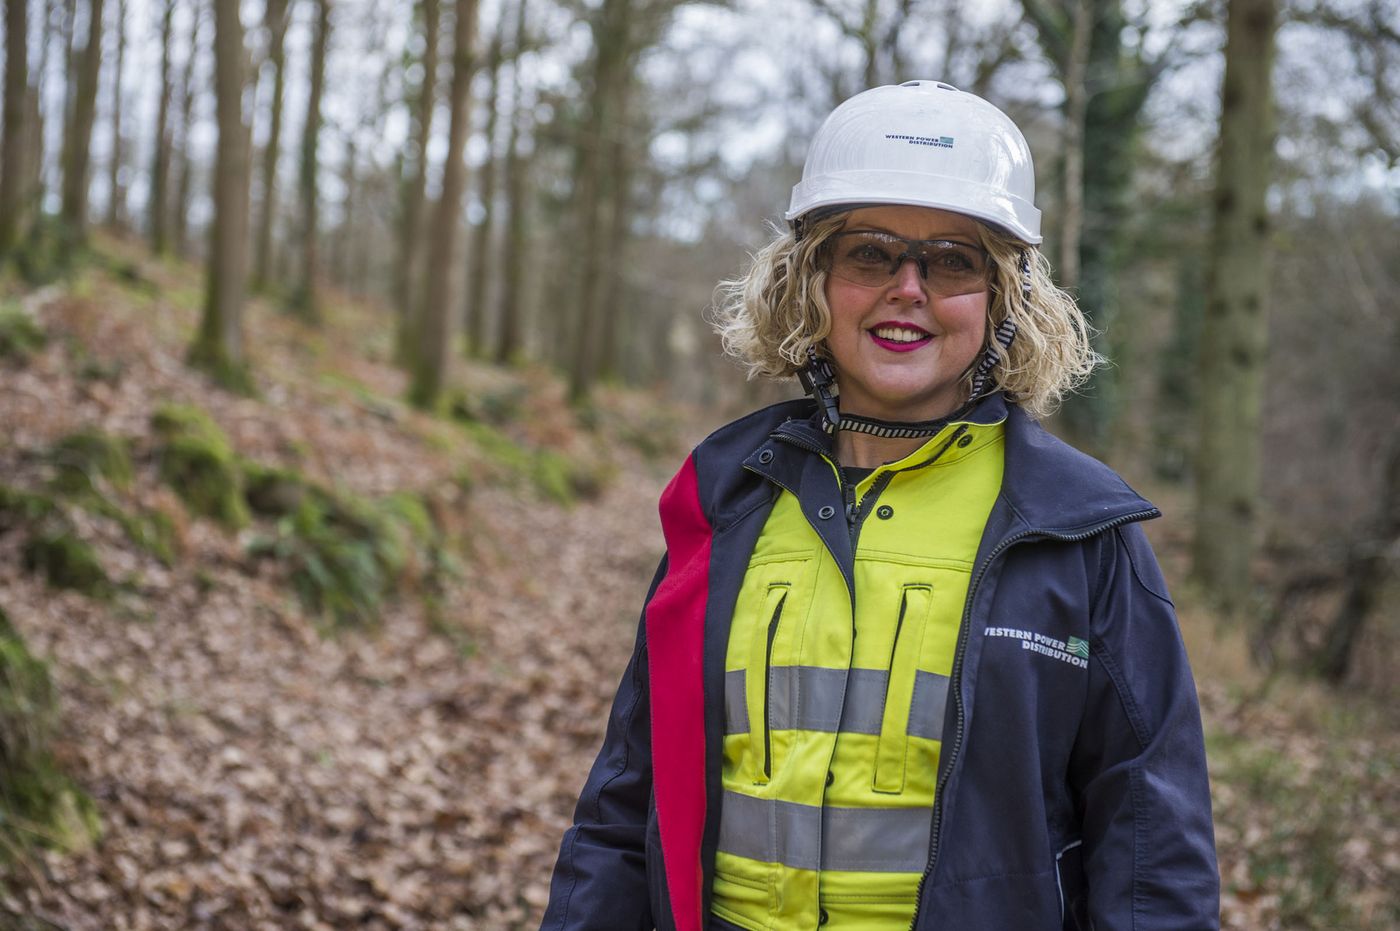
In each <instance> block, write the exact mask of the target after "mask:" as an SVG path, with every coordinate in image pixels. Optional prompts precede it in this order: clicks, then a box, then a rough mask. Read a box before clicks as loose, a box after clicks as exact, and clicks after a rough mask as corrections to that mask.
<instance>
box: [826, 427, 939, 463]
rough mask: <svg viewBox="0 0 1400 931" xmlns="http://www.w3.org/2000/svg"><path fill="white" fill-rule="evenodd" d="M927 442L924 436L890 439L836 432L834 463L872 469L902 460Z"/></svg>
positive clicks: (841, 431) (843, 431) (846, 431)
mask: <svg viewBox="0 0 1400 931" xmlns="http://www.w3.org/2000/svg"><path fill="white" fill-rule="evenodd" d="M927 442H928V437H926V436H922V437H919V436H916V437H907V438H899V439H892V438H887V437H883V436H870V435H869V434H866V433H852V432H850V431H849V430H838V431H837V432H836V461H837V462H839V463H841V464H842V465H843V466H852V467H853V468H857V469H874V468H876V467H878V466H882V465H884V464H885V463H887V462H894V461H895V460H897V459H903V458H904V457H905V456H907V455H909V454H910V453H912V452H913V451H914V450H916V449H918V448H919V447H920V446H922V445H924V444H925V443H927Z"/></svg>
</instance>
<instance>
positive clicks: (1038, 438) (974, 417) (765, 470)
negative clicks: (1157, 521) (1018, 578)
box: [743, 393, 1161, 536]
mask: <svg viewBox="0 0 1400 931" xmlns="http://www.w3.org/2000/svg"><path fill="white" fill-rule="evenodd" d="M795 414H796V416H791V417H789V419H787V420H785V421H784V422H782V423H780V424H778V426H777V427H776V429H774V430H773V431H772V432H771V433H770V434H769V435H768V436H767V437H766V438H765V439H764V441H763V442H762V443H761V444H760V445H759V446H758V447H757V448H755V449H753V450H752V451H751V452H750V453H749V454H748V456H747V457H746V458H745V459H744V460H743V464H744V467H745V468H746V469H748V470H749V471H751V472H754V473H757V474H758V475H761V476H763V477H765V478H767V479H768V480H770V481H772V482H775V483H776V484H778V485H780V486H782V487H783V488H786V489H788V490H790V491H796V490H797V489H798V488H799V487H800V485H801V476H802V470H803V468H804V466H805V464H806V462H807V460H808V458H809V457H810V456H812V455H814V454H817V455H822V456H824V457H826V458H828V459H831V458H832V445H833V438H832V436H831V434H829V433H827V432H826V431H825V430H823V429H822V426H821V420H820V417H821V415H820V413H819V412H818V411H817V409H816V405H815V404H814V403H810V402H809V403H808V404H807V405H805V406H803V407H800V408H798V409H797V410H796V412H795ZM804 414H805V416H802V415H804ZM962 420H966V421H967V422H969V423H973V424H982V425H987V424H995V423H999V422H1001V421H1003V420H1004V421H1005V423H1006V426H1005V432H1006V469H1005V472H1004V478H1003V479H1002V487H1001V495H1000V497H1001V499H1002V501H1003V503H1004V505H1005V506H1006V507H1007V508H1008V509H1009V510H1010V512H1011V514H1010V515H1008V516H1009V517H1010V518H1011V520H1012V522H1013V523H1015V524H1019V525H1020V526H1019V527H1017V528H1008V530H1012V529H1015V530H1019V531H1021V532H1026V531H1030V532H1040V533H1048V534H1054V535H1061V536H1072V535H1076V534H1080V533H1091V532H1093V531H1094V530H1095V529H1097V528H1100V527H1103V526H1108V525H1112V524H1115V523H1120V522H1126V521H1128V520H1143V519H1148V518H1152V517H1158V516H1160V514H1161V512H1160V511H1158V510H1157V509H1156V508H1155V507H1154V506H1153V505H1152V504H1151V503H1150V502H1149V501H1147V500H1146V499H1145V498H1143V497H1142V496H1141V495H1139V494H1138V493H1137V492H1135V491H1133V489H1132V488H1130V487H1128V484H1127V483H1126V482H1124V481H1123V479H1121V478H1120V477H1119V476H1118V475H1117V473H1115V472H1114V471H1113V470H1112V469H1110V468H1109V467H1108V466H1106V465H1104V464H1103V463H1102V462H1099V461H1098V460H1097V459H1095V458H1093V457H1092V456H1089V455H1086V454H1085V453H1082V452H1080V451H1079V450H1077V449H1074V448H1073V447H1071V446H1070V445H1068V444H1067V443H1065V442H1064V441H1062V440H1060V439H1058V438H1056V437H1055V436H1053V435H1051V434H1050V432H1049V431H1047V430H1046V429H1045V428H1044V427H1042V426H1041V425H1040V424H1038V423H1036V421H1035V420H1033V419H1032V418H1031V417H1030V415H1028V414H1027V413H1026V412H1025V411H1023V410H1022V409H1021V408H1020V407H1019V406H1017V405H1016V404H1014V403H1011V402H1008V401H1007V399H1006V397H1005V396H1004V395H1002V394H1000V393H998V394H994V395H991V396H989V397H987V398H984V399H983V400H982V401H980V402H979V403H978V404H977V405H976V406H975V407H974V408H973V409H972V410H971V411H969V412H968V413H967V414H966V415H965V417H964V418H962Z"/></svg>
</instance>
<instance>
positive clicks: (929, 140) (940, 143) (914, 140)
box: [885, 133, 953, 149]
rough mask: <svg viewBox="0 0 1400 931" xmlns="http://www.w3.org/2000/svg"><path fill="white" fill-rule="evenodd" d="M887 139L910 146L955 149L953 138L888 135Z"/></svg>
mask: <svg viewBox="0 0 1400 931" xmlns="http://www.w3.org/2000/svg"><path fill="white" fill-rule="evenodd" d="M885 138H886V139H892V140H894V141H896V142H907V143H909V144H910V145H931V146H937V147H938V148H940V149H951V148H952V147H953V137H952V136H938V137H936V138H935V137H933V136H900V135H896V134H895V133H886V134H885Z"/></svg>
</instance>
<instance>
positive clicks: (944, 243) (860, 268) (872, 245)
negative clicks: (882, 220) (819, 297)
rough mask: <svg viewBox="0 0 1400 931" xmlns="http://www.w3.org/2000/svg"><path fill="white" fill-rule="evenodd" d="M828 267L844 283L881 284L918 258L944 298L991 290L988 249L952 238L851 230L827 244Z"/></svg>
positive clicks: (932, 285) (929, 282)
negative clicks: (912, 236) (909, 236)
mask: <svg viewBox="0 0 1400 931" xmlns="http://www.w3.org/2000/svg"><path fill="white" fill-rule="evenodd" d="M825 246H826V249H827V256H828V260H829V264H828V266H827V271H828V272H829V273H830V274H832V275H834V276H835V277H837V278H840V279H842V280H843V281H849V282H851V283H852V284H858V285H863V286H864V287H867V288H881V287H885V286H886V285H888V284H889V283H890V282H892V281H893V280H894V278H895V275H897V274H898V273H899V269H900V266H902V265H903V264H904V263H905V262H906V261H908V260H911V259H912V260H913V261H914V263H915V264H916V265H917V266H918V269H919V277H921V278H922V279H923V280H924V283H925V284H926V285H927V286H928V289H929V290H930V291H931V292H932V293H934V294H937V295H939V296H940V297H956V296H957V295H959V294H971V293H973V292H976V291H984V290H986V288H987V282H988V279H989V271H990V268H991V263H990V262H989V261H988V259H987V253H986V251H985V250H983V249H981V248H980V247H978V246H974V245H970V244H968V243H965V242H953V241H951V240H947V239H901V238H900V237H898V236H895V235H892V234H890V233H884V232H880V231H879V230H847V231H844V232H840V233H836V234H835V235H833V236H832V237H831V238H830V239H829V240H827V242H826V244H825Z"/></svg>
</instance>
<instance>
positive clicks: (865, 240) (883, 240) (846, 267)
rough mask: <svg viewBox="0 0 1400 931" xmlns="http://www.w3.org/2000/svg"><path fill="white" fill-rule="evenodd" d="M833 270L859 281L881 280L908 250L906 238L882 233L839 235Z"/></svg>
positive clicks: (834, 272)
mask: <svg viewBox="0 0 1400 931" xmlns="http://www.w3.org/2000/svg"><path fill="white" fill-rule="evenodd" d="M834 249H835V251H834V253H833V255H832V261H831V273H832V274H833V275H836V276H837V277H838V278H845V279H846V280H847V281H854V282H857V283H858V284H881V283H883V282H885V281H887V280H888V279H889V277H890V274H891V272H892V270H893V266H894V260H895V258H896V257H897V256H898V255H900V254H901V253H902V252H903V251H904V241H903V240H901V239H896V238H895V237H893V236H886V235H884V234H882V233H849V234H841V235H838V236H837V237H836V238H835V241H834Z"/></svg>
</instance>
